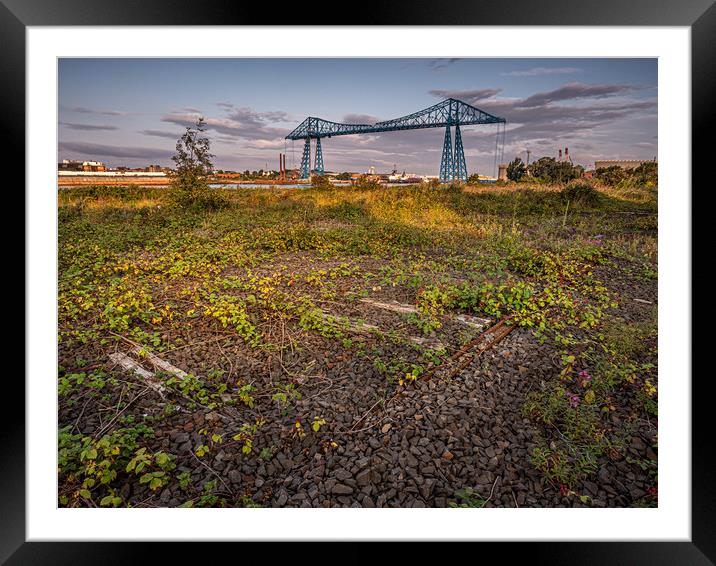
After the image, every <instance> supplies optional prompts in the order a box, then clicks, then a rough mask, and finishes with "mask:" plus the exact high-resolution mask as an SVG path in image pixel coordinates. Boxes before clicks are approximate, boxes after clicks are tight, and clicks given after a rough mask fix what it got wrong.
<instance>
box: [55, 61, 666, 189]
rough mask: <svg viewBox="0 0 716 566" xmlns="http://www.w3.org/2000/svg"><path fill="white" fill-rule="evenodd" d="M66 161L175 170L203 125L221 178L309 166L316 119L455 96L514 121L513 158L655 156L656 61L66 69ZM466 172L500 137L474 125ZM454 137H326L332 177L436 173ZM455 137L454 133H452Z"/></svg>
mask: <svg viewBox="0 0 716 566" xmlns="http://www.w3.org/2000/svg"><path fill="white" fill-rule="evenodd" d="M58 67H59V84H58V103H59V108H58V116H59V124H58V132H59V134H58V158H59V160H62V159H81V160H99V161H104V162H106V163H107V164H108V165H109V166H110V167H117V166H128V167H143V166H146V165H149V164H153V163H158V164H160V165H165V166H172V165H173V162H172V161H171V156H172V155H173V154H174V148H175V145H176V141H177V139H178V138H179V137H180V136H181V135H182V133H184V131H185V128H186V127H187V126H191V125H193V124H194V123H195V122H196V121H197V119H198V118H199V117H202V116H203V117H204V119H205V121H206V122H207V124H208V130H207V135H208V137H209V139H210V141H211V151H212V153H213V154H214V155H215V157H214V159H213V162H214V165H215V167H216V168H217V169H230V170H236V171H244V170H246V169H249V170H256V169H266V168H268V169H278V154H279V152H285V153H286V155H287V157H286V164H287V167H289V168H297V167H299V165H300V161H301V154H302V151H303V141H302V140H297V141H295V142H294V141H291V140H285V139H284V138H285V136H286V135H287V134H288V133H290V132H291V131H292V130H293V129H294V128H295V127H296V126H298V124H300V123H301V121H303V120H304V118H306V117H307V116H317V117H320V118H325V119H327V120H332V121H336V122H346V123H373V122H375V121H378V120H387V119H391V118H398V117H400V116H404V115H406V114H411V113H413V112H416V111H418V110H421V109H423V108H427V107H429V106H432V105H433V104H436V103H437V102H440V101H441V100H443V99H444V98H447V97H453V98H457V99H460V100H462V101H464V102H466V103H468V104H472V105H473V106H476V107H478V108H480V109H482V110H484V111H486V112H489V113H490V114H493V115H496V116H500V117H502V118H505V119H506V120H507V126H506V131H505V146H504V154H503V155H504V158H503V161H505V162H508V161H510V160H512V159H513V158H515V157H520V158H522V159H523V160H525V161H526V159H527V153H526V152H527V151H528V150H529V151H530V160H531V161H533V160H535V159H537V158H539V157H542V156H550V157H557V152H558V150H559V149H560V148H564V147H569V153H570V155H571V157H572V160H573V161H574V163H575V164H581V165H583V166H585V167H587V168H591V167H593V165H594V161H595V159H653V158H655V157H656V156H657V60H656V59H627V58H600V59H566V58H551V59H537V58H521V59H512V58H491V59H483V58H451V59H423V58H409V59H393V58H361V59H358V58H313V59H304V58H282V59H267V58H247V59H235V58H221V59H203V58H195V59H180V58H174V59H151V58H141V59H140V58H116V59H103V58H81V59H80V58H76V59H74V58H73V59H67V58H61V59H59V61H58ZM461 129H462V138H463V145H464V147H465V158H466V161H467V167H468V173H470V174H472V173H479V174H481V175H493V174H494V173H495V171H494V164H495V141H496V134H497V126H496V125H494V124H488V125H474V126H465V127H462V128H461ZM444 133H445V132H444V129H443V128H433V129H424V130H407V131H397V132H385V133H380V134H365V135H352V136H340V137H334V138H330V139H323V140H322V148H323V158H324V162H325V169H326V170H327V171H356V172H365V171H367V170H368V169H369V168H370V167H375V169H376V171H378V172H390V171H392V170H393V168H394V167H395V168H396V169H397V170H398V171H400V172H402V171H406V172H407V173H415V174H421V175H437V174H438V169H439V167H440V156H441V152H442V145H443V136H444ZM453 135H454V134H453Z"/></svg>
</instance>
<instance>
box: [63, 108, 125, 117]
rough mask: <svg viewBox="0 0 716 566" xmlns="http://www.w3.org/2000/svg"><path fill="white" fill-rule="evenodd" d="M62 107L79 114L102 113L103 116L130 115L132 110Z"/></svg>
mask: <svg viewBox="0 0 716 566" xmlns="http://www.w3.org/2000/svg"><path fill="white" fill-rule="evenodd" d="M60 108H61V109H63V110H67V111H68V112H77V113H79V114H101V115H103V116H129V115H130V114H131V113H130V112H122V111H120V110H96V109H93V108H86V107H85V106H60Z"/></svg>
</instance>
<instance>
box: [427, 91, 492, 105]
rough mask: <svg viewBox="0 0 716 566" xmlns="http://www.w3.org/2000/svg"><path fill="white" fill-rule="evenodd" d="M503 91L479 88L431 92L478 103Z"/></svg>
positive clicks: (470, 102) (443, 96)
mask: <svg viewBox="0 0 716 566" xmlns="http://www.w3.org/2000/svg"><path fill="white" fill-rule="evenodd" d="M501 92H502V89H501V88H478V89H474V90H445V89H433V90H431V91H430V94H432V95H434V96H439V97H440V98H457V99H459V100H462V101H463V102H467V103H468V104H477V103H478V102H480V101H482V100H486V99H489V98H492V97H494V96H496V95H498V94H499V93H501Z"/></svg>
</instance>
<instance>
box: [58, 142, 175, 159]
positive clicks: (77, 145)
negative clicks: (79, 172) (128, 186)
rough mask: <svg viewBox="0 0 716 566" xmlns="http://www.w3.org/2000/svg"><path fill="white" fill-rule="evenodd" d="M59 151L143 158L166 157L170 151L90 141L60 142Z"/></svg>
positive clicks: (99, 155)
mask: <svg viewBox="0 0 716 566" xmlns="http://www.w3.org/2000/svg"><path fill="white" fill-rule="evenodd" d="M58 149H59V150H60V152H63V153H66V154H72V155H76V156H82V157H88V158H92V157H125V158H144V159H155V158H157V159H168V158H169V157H170V156H171V155H172V151H170V150H165V149H158V148H154V147H127V146H116V145H104V144H99V143H91V142H60V143H59V144H58Z"/></svg>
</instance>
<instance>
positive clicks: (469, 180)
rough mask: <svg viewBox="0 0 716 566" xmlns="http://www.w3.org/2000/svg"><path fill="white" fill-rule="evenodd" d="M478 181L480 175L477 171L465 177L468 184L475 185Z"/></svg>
mask: <svg viewBox="0 0 716 566" xmlns="http://www.w3.org/2000/svg"><path fill="white" fill-rule="evenodd" d="M479 182H480V176H479V175H478V174H477V173H473V174H472V175H470V176H469V177H468V178H467V183H468V184H469V185H477V184H478V183H479Z"/></svg>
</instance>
